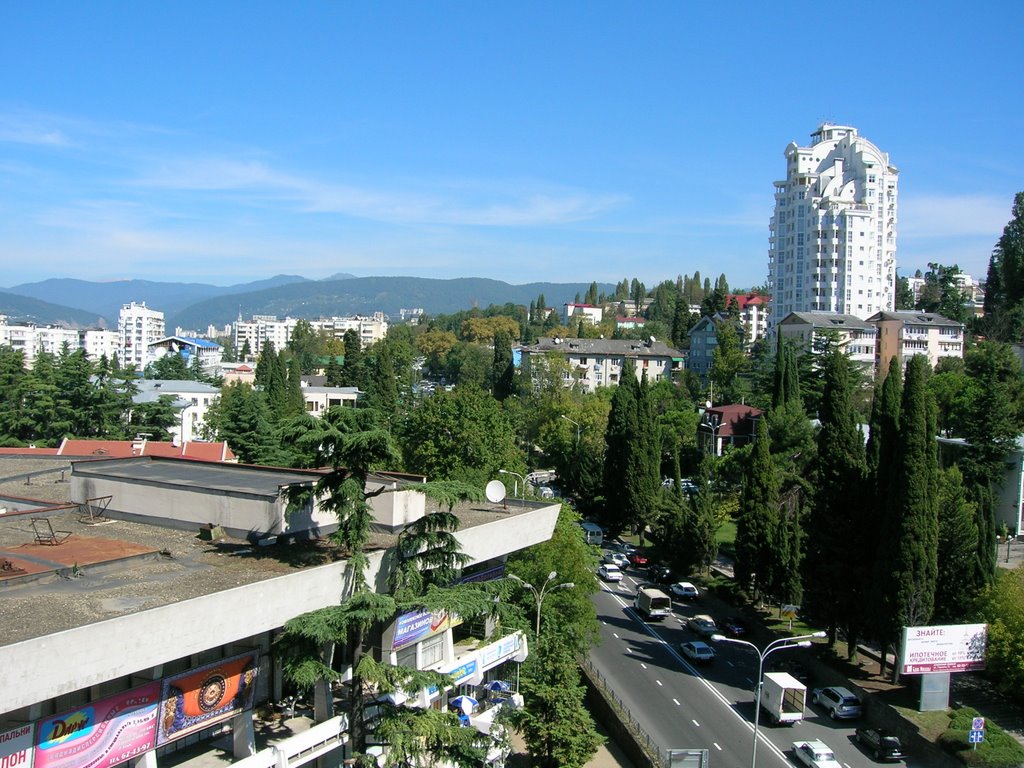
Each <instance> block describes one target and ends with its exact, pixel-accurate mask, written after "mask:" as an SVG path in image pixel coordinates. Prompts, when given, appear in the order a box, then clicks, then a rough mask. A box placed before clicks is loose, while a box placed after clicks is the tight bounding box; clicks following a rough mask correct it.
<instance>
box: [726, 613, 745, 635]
mask: <svg viewBox="0 0 1024 768" xmlns="http://www.w3.org/2000/svg"><path fill="white" fill-rule="evenodd" d="M722 629H723V630H725V634H727V635H729V636H730V637H743V636H744V635H745V634H747V622H745V621H744V620H743V619H741V618H740V617H739V616H726V617H725V619H724V620H723V621H722Z"/></svg>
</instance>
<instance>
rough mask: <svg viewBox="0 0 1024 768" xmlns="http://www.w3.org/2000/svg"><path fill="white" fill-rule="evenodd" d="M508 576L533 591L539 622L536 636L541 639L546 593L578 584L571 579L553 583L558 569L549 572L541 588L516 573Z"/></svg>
mask: <svg viewBox="0 0 1024 768" xmlns="http://www.w3.org/2000/svg"><path fill="white" fill-rule="evenodd" d="M508 577H509V578H510V579H512V580H513V581H518V582H519V583H520V584H522V585H523V586H524V587H526V588H527V589H528V590H530V592H532V593H533V599H534V600H535V601H536V602H537V623H536V625H535V633H536V634H535V636H536V637H537V639H538V640H539V639H540V607H541V606H542V605H543V604H544V595H545V594H546V593H548V592H553V591H554V590H556V589H572V588H573V587H575V586H576V585H575V584H573V583H572V582H571V581H566V582H563V583H562V584H554V585H553V584H552V583H551V582H553V581H554V580H555V579H556V578H557V577H558V572H557V571H552V572H551V573H549V574H548V577H547V579H545V580H544V583H543V584H541V585H540V589H537V588H536V587H535V586H533V584H531V583H530V582H528V581H524V580H523V579H521V578H519V577H518V576H516V575H515V574H514V573H510V574H509V575H508Z"/></svg>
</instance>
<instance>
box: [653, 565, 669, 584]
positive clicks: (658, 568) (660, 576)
mask: <svg viewBox="0 0 1024 768" xmlns="http://www.w3.org/2000/svg"><path fill="white" fill-rule="evenodd" d="M647 578H648V579H650V580H651V581H653V582H654V583H655V584H671V583H672V569H671V568H669V567H668V566H667V565H652V566H650V567H649V568H648V569H647Z"/></svg>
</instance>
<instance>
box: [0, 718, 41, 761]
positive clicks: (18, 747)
mask: <svg viewBox="0 0 1024 768" xmlns="http://www.w3.org/2000/svg"><path fill="white" fill-rule="evenodd" d="M33 727H34V726H33V725H32V724H31V723H29V724H28V725H20V726H18V727H17V728H12V729H11V730H9V731H0V768H32V751H33V746H34V742H33V738H32V737H33V731H32V729H33Z"/></svg>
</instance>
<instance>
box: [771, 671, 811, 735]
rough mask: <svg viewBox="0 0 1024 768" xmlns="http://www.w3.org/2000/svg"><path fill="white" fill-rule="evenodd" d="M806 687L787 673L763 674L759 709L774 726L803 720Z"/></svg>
mask: <svg viewBox="0 0 1024 768" xmlns="http://www.w3.org/2000/svg"><path fill="white" fill-rule="evenodd" d="M806 700H807V686H806V685H804V684H803V683H801V682H800V681H799V680H797V679H796V678H795V677H793V676H792V675H791V674H789V673H788V672H765V673H764V679H763V680H762V681H761V709H763V710H764V712H765V714H766V715H768V717H769V718H770V719H771V721H772V723H774V724H775V725H792V724H793V723H795V722H797V721H798V720H803V719H804V704H805V703H806Z"/></svg>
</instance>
